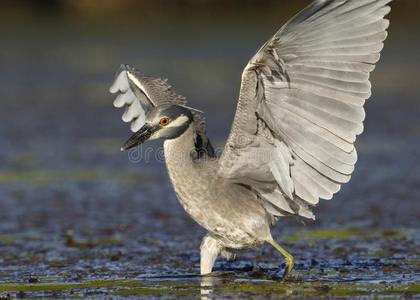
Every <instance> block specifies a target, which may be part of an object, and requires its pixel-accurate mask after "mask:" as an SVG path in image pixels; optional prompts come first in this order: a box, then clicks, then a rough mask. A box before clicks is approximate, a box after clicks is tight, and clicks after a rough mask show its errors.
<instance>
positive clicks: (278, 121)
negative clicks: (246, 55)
mask: <svg viewBox="0 0 420 300" xmlns="http://www.w3.org/2000/svg"><path fill="white" fill-rule="evenodd" d="M389 2H391V0H316V1H314V2H313V3H312V4H311V5H310V6H309V7H307V8H306V9H304V10H303V11H302V12H301V13H299V14H298V15H297V16H296V17H294V18H293V19H291V20H290V21H289V22H288V23H287V24H286V25H285V26H283V27H282V28H281V29H280V30H279V31H278V32H277V33H276V34H275V35H274V36H273V37H272V38H271V39H270V40H269V41H268V42H267V43H266V44H265V45H264V46H263V47H262V48H261V49H260V50H259V51H258V52H257V54H255V56H254V57H253V58H252V59H251V60H250V61H249V63H248V65H247V66H246V68H245V70H244V72H243V74H242V86H241V92H240V96H239V102H238V107H237V112H236V115H235V119H234V122H233V125H232V130H231V134H230V136H229V138H228V141H227V143H226V147H225V150H224V152H223V155H222V157H221V159H220V161H219V163H220V167H219V176H223V177H226V178H235V181H236V182H238V183H241V180H242V182H252V181H253V180H254V181H253V182H256V181H257V180H258V179H259V180H260V181H261V178H262V177H261V174H271V176H270V175H266V176H265V182H262V183H261V186H258V184H257V183H255V184H254V185H253V188H254V189H255V191H256V193H258V195H259V196H260V198H261V199H262V200H263V201H265V203H267V211H269V212H270V213H271V214H273V215H274V216H276V213H275V212H274V213H273V211H275V210H276V208H277V209H278V214H277V215H278V216H282V215H287V214H298V215H300V216H303V217H306V218H314V215H313V214H312V212H311V209H310V206H311V205H316V204H317V203H318V202H319V199H320V198H322V199H331V198H332V197H333V195H334V193H336V192H338V191H339V190H340V187H341V184H342V183H346V182H348V181H349V180H350V177H351V174H352V172H353V170H354V166H355V164H356V161H357V152H356V149H355V148H354V145H353V144H354V142H355V140H356V136H357V135H359V134H361V133H362V132H363V121H364V119H365V111H364V109H363V105H364V103H365V100H366V99H368V98H369V97H370V96H371V84H370V81H369V73H370V72H372V71H373V70H374V68H375V63H377V62H378V60H379V58H380V52H381V50H382V49H383V46H384V44H383V42H384V41H385V39H386V37H387V32H386V30H387V28H388V26H389V21H388V20H386V19H384V17H385V15H387V14H388V13H389V12H390V7H389V6H387V4H388V3H389ZM261 123H263V124H266V127H267V128H268V132H269V134H268V135H267V133H266V132H265V131H262V130H260V127H259V124H261ZM263 132H264V135H263V134H262V133H263ZM241 136H247V138H248V140H249V143H248V144H247V145H239V144H238V143H237V141H238V140H240V139H241V138H240V137H241ZM262 138H265V139H266V141H267V143H259V144H260V145H261V146H260V150H261V151H263V152H264V153H269V152H270V151H271V152H272V153H273V154H272V156H271V157H272V161H271V162H269V163H267V161H264V162H263V161H262V160H260V159H259V158H257V155H256V154H255V153H256V152H257V151H256V148H255V146H254V147H253V148H252V150H251V147H250V146H248V145H255V143H253V139H254V140H257V139H259V140H261V139H262ZM263 147H264V149H262V148H263ZM246 153H248V154H250V153H252V155H253V161H252V165H253V167H252V168H246V167H244V166H245V165H246V164H248V163H249V161H250V159H248V160H245V159H242V160H235V158H237V157H247V155H246ZM235 170H241V172H240V173H239V172H236V171H235ZM256 170H258V172H256ZM257 173H258V174H257ZM268 183H270V184H272V188H271V189H270V190H267V188H266V187H267V184H268Z"/></svg>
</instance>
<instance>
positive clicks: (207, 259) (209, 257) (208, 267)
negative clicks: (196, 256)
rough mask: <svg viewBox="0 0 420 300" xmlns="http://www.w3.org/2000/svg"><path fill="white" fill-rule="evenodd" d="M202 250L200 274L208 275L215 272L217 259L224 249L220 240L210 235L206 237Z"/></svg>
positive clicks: (202, 243)
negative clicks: (214, 267)
mask: <svg viewBox="0 0 420 300" xmlns="http://www.w3.org/2000/svg"><path fill="white" fill-rule="evenodd" d="M200 249H201V257H200V273H201V275H206V274H209V273H211V271H212V270H213V266H214V263H215V261H216V258H217V256H218V255H219V253H220V252H221V251H222V249H223V247H222V245H221V243H220V242H219V241H218V240H216V239H214V238H212V237H211V236H210V235H206V236H205V237H204V238H203V241H202V242H201V246H200Z"/></svg>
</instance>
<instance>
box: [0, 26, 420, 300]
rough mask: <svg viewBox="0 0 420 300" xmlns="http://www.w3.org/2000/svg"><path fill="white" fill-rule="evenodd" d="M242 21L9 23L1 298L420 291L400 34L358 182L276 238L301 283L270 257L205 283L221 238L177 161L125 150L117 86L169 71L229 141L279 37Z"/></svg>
mask: <svg viewBox="0 0 420 300" xmlns="http://www.w3.org/2000/svg"><path fill="white" fill-rule="evenodd" d="M196 22H198V21H196ZM233 22H234V23H233V24H234V26H230V27H224V26H223V24H218V26H216V27H214V28H213V27H210V26H208V27H206V30H205V34H201V35H197V34H196V33H197V28H194V26H190V25H191V24H189V25H188V24H181V25H180V26H179V27H177V28H175V29H174V28H171V29H168V27H165V26H169V25H168V24H166V25H165V24H163V25H161V26H160V27H157V28H156V27H153V26H150V27H143V28H142V29H141V30H140V31H139V32H136V37H135V38H133V32H131V31H125V32H122V33H121V32H118V31H115V30H114V31H106V30H103V29H102V30H100V29H98V28H95V29H91V28H83V25H78V26H76V27H70V26H66V25H60V26H57V27H54V26H46V25H45V24H40V25H37V26H34V27H32V28H28V27H24V26H15V27H11V28H6V27H1V28H0V30H1V34H2V38H3V42H4V43H3V44H2V45H1V48H0V57H1V61H2V68H3V71H2V73H1V74H0V96H1V102H2V109H1V110H0V120H1V127H0V197H1V199H0V298H1V297H6V298H7V297H8V295H9V296H10V297H14V296H18V297H24V296H27V297H32V296H39V297H51V298H63V297H80V298H85V297H92V298H95V297H101V296H103V297H105V296H110V297H115V298H117V297H119V296H132V297H133V298H134V297H138V296H144V297H146V296H147V297H152V298H153V297H156V298H159V299H160V298H174V297H178V296H183V297H185V296H189V297H190V298H197V297H202V298H204V299H205V298H223V297H226V298H261V299H262V298H265V297H266V296H267V295H272V296H273V297H275V298H283V297H284V298H286V297H287V298H291V297H295V298H298V299H300V298H302V297H308V298H319V297H321V296H325V297H331V298H333V297H347V298H354V297H359V298H371V297H379V298H394V297H402V296H405V297H410V296H414V297H419V296H420V290H419V289H420V288H419V282H420V268H419V261H420V260H419V258H420V257H419V256H420V253H419V251H418V249H419V247H420V230H419V228H420V227H419V221H418V220H419V218H420V210H419V204H418V203H419V202H418V201H419V198H420V191H419V187H420V170H419V168H418V166H419V165H420V156H419V154H420V150H419V149H420V138H419V137H420V123H419V119H418V118H419V115H420V102H419V101H418V98H419V92H418V88H419V87H418V85H417V82H415V81H416V80H415V78H414V77H415V76H411V75H413V74H416V70H418V64H419V61H418V60H417V59H416V51H415V49H413V47H411V45H412V44H413V35H411V34H410V33H407V32H405V33H404V34H402V33H401V34H400V32H398V31H395V35H394V36H393V35H392V34H391V36H390V39H389V41H388V43H387V45H386V46H387V47H386V48H385V52H384V56H383V61H382V62H381V64H380V65H379V66H378V68H377V70H376V73H375V75H374V77H373V86H374V94H373V98H372V99H371V100H369V101H368V102H367V105H366V109H367V120H366V122H365V128H366V130H365V132H364V134H363V135H362V136H361V137H360V139H359V140H358V150H359V163H358V165H357V167H356V171H355V173H354V175H353V178H352V180H351V182H350V183H349V184H347V185H345V186H344V187H343V189H342V191H341V192H340V193H339V194H337V195H336V196H335V197H334V200H332V201H323V202H322V203H321V205H320V206H319V207H318V208H317V209H315V213H316V216H317V221H316V222H310V221H305V222H303V221H301V220H298V219H294V218H286V219H282V220H280V222H279V223H278V225H277V226H276V227H275V228H273V235H274V236H275V237H276V239H277V240H278V241H279V243H280V244H282V245H284V246H285V247H286V248H287V249H288V250H289V251H290V252H291V253H293V254H294V256H295V259H296V268H295V272H294V273H293V274H292V276H291V277H290V278H289V279H288V280H286V281H283V280H282V279H281V275H282V268H283V265H282V259H281V257H280V256H279V255H278V254H276V253H275V252H274V250H273V249H271V248H270V247H269V246H264V247H263V248H262V249H261V250H259V251H250V252H246V253H244V254H243V255H242V256H240V257H239V259H238V260H237V261H234V262H226V261H224V260H222V259H220V260H218V261H217V263H216V268H215V271H216V273H215V275H214V276H211V277H204V278H202V277H200V276H197V274H198V271H199V244H200V239H201V237H202V236H203V235H204V234H205V232H204V231H203V230H202V229H201V228H200V227H199V226H198V225H196V224H195V223H194V222H193V221H192V220H191V219H190V218H189V217H188V216H187V215H186V214H185V213H184V211H183V210H182V208H181V206H180V205H179V204H178V202H177V200H176V197H175V195H174V193H173V191H172V188H171V186H170V183H169V180H168V177H167V175H166V171H165V167H164V165H163V163H162V162H160V161H158V160H156V159H155V158H154V156H152V157H150V159H149V160H148V161H147V162H145V161H144V159H143V160H140V161H138V162H132V161H130V159H129V157H128V154H126V153H121V152H120V151H119V148H120V146H121V144H122V143H123V142H124V141H125V139H126V138H127V137H128V136H129V134H130V133H129V131H128V129H127V126H125V125H124V124H122V122H120V112H119V111H117V110H115V109H114V108H113V107H112V105H111V102H112V97H111V96H110V95H108V93H107V87H108V85H109V83H110V82H111V81H112V78H113V73H114V72H115V70H116V68H117V67H118V65H119V64H120V63H123V62H129V63H132V64H133V65H135V66H138V67H139V68H140V69H141V70H144V72H146V73H147V74H150V75H156V74H158V75H159V74H163V76H165V77H168V78H170V82H171V83H172V84H173V85H174V86H175V87H176V90H177V91H179V93H182V94H184V95H186V96H187V97H188V98H189V99H191V101H190V104H191V105H192V106H194V107H197V108H199V109H202V110H204V111H205V112H206V116H207V120H208V128H209V135H210V137H211V138H212V140H213V141H214V144H215V145H223V142H224V139H225V137H226V135H227V133H228V130H229V126H230V122H231V120H232V116H233V113H234V107H235V105H236V100H235V99H236V94H237V93H238V89H239V78H240V73H241V70H242V67H243V65H244V63H245V62H246V60H247V59H248V58H249V57H250V55H251V54H252V53H253V51H254V50H255V49H256V48H258V46H259V45H260V44H261V42H262V41H264V39H266V38H267V36H268V35H269V33H271V32H272V27H270V26H271V25H272V24H271V23H266V24H265V25H264V26H261V27H258V28H251V27H250V26H251V25H250V24H248V23H247V24H244V23H243V21H242V22H239V21H233ZM235 22H237V23H235ZM47 24H49V23H47ZM210 24H211V23H210ZM397 25H398V24H397ZM246 26H248V27H246ZM400 26H401V25H400ZM245 32H247V34H245ZM391 33H392V32H391ZM161 36H165V37H166V38H165V39H161V38H160V37H161ZM232 36H235V39H233V40H232ZM414 43H416V44H418V42H417V40H414ZM28 45H30V47H29V46H28ZM408 45H410V47H409V46H408ZM222 49H223V50H222ZM410 74H411V75H410ZM152 146H153V147H154V148H155V149H156V148H159V147H160V146H161V145H160V143H154V144H152ZM142 151H147V150H146V149H144V148H143V149H142ZM142 153H144V152H142Z"/></svg>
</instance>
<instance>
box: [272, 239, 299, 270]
mask: <svg viewBox="0 0 420 300" xmlns="http://www.w3.org/2000/svg"><path fill="white" fill-rule="evenodd" d="M268 243H270V244H271V245H272V246H273V247H274V248H275V249H276V250H277V251H278V252H280V254H281V255H283V256H284V262H285V263H286V267H285V268H284V274H283V278H284V277H286V276H287V275H288V274H289V273H290V272H292V270H293V266H294V264H295V262H294V259H293V256H292V255H291V254H290V253H289V252H287V251H286V250H284V249H283V247H281V246H280V245H279V244H277V243H276V241H274V240H271V241H268Z"/></svg>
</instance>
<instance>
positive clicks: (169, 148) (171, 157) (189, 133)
mask: <svg viewBox="0 0 420 300" xmlns="http://www.w3.org/2000/svg"><path fill="white" fill-rule="evenodd" d="M163 145H164V146H163V147H164V151H165V161H166V165H167V166H168V169H169V168H173V167H175V168H180V167H182V166H184V165H185V166H188V165H191V164H193V163H194V162H193V156H192V154H193V153H194V151H195V145H194V125H193V124H191V125H190V126H189V127H188V129H187V130H186V131H185V132H184V133H183V134H181V135H180V136H179V137H177V138H175V139H171V140H165V142H164V144H163ZM169 171H170V170H169Z"/></svg>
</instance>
